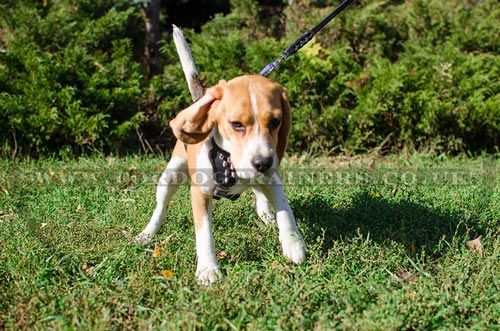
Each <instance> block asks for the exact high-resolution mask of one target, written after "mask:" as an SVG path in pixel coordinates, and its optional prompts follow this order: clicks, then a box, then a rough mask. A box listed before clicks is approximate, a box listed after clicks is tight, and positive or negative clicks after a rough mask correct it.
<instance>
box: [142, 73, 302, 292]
mask: <svg viewBox="0 0 500 331" xmlns="http://www.w3.org/2000/svg"><path fill="white" fill-rule="evenodd" d="M290 122H291V114H290V105H289V102H288V97H287V92H286V89H285V88H284V87H283V86H281V85H279V84H277V83H275V82H273V81H271V80H269V79H267V78H265V77H262V76H253V75H246V76H240V77H237V78H234V79H232V80H230V81H224V80H222V81H220V82H219V83H218V84H217V85H216V86H213V87H211V88H209V89H207V91H206V93H205V94H204V96H203V97H202V98H200V99H199V100H198V101H196V102H195V103H194V104H192V105H191V106H189V107H188V108H186V109H184V110H182V111H181V112H180V113H179V114H178V115H177V116H176V117H175V119H173V120H172V121H171V122H170V127H171V128H172V131H173V133H174V135H175V136H176V138H177V139H178V140H177V143H176V145H175V148H174V150H173V153H172V158H171V160H170V161H169V163H168V165H167V167H166V169H165V171H164V172H163V174H162V176H161V178H160V180H159V183H158V186H157V192H156V203H157V204H156V209H155V210H154V212H153V215H152V217H151V220H150V221H149V223H148V224H147V226H146V227H145V228H144V230H143V231H142V232H141V233H140V234H139V235H138V236H137V237H136V241H137V242H139V243H142V244H147V243H149V242H150V241H151V239H152V236H153V235H154V234H155V233H156V232H157V231H158V229H159V227H160V225H161V223H162V221H163V219H164V217H165V213H166V208H167V205H168V203H169V201H170V199H171V197H172V195H173V194H174V193H175V191H176V190H177V188H178V186H179V185H180V184H181V183H182V182H183V181H184V180H187V179H188V178H189V179H190V180H191V186H190V190H191V204H192V209H193V218H194V226H195V233H196V254H197V259H198V261H197V269H196V277H197V280H198V282H199V283H202V284H205V285H208V284H210V283H213V282H215V281H217V280H218V279H219V278H221V277H222V276H221V273H220V270H219V266H218V263H217V258H216V254H215V247H214V238H213V235H212V230H211V219H212V200H213V199H214V198H215V199H219V198H221V197H226V198H229V199H232V200H234V199H236V198H237V197H238V196H239V194H241V193H242V192H243V191H245V190H247V189H249V188H251V189H252V191H253V192H254V194H255V197H256V203H255V210H256V212H257V214H258V216H259V217H260V218H261V219H262V220H263V221H264V222H265V223H269V222H274V221H276V222H277V225H278V229H279V240H280V242H281V246H282V249H283V254H284V256H285V257H286V258H287V259H289V260H291V261H292V262H293V263H296V264H300V263H302V262H304V260H305V257H306V250H305V245H304V242H303V240H302V237H301V234H300V232H299V229H298V228H297V224H296V222H295V218H294V216H293V213H292V210H291V208H290V205H289V203H288V201H287V198H286V196H285V193H284V190H283V185H282V182H281V179H280V176H279V173H278V171H277V167H278V164H279V163H280V161H281V159H282V157H283V154H284V153H285V147H286V145H287V139H288V134H289V132H290V124H291V123H290ZM271 206H272V208H273V209H274V210H275V212H276V216H275V217H274V216H273V212H272V211H271Z"/></svg>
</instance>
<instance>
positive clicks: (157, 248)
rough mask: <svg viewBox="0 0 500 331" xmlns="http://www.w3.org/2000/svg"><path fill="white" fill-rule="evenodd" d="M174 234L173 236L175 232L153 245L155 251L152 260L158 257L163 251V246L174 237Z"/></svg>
mask: <svg viewBox="0 0 500 331" xmlns="http://www.w3.org/2000/svg"><path fill="white" fill-rule="evenodd" d="M174 234H175V232H174V233H172V234H171V235H170V236H168V237H167V238H165V239H164V240H163V241H162V242H161V243H158V244H155V250H154V251H153V257H154V258H156V257H158V256H160V254H161V251H162V250H163V246H165V245H166V244H167V243H168V242H169V240H170V239H172V237H173V236H174Z"/></svg>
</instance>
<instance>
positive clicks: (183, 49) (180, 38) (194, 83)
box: [173, 25, 205, 101]
mask: <svg viewBox="0 0 500 331" xmlns="http://www.w3.org/2000/svg"><path fill="white" fill-rule="evenodd" d="M173 28H174V43H175V48H176V49H177V54H179V58H180V60H181V65H182V70H183V71H184V75H185V76H186V81H187V83H188V87H189V92H191V97H192V98H193V101H196V100H198V99H200V98H201V97H202V96H203V94H205V89H204V88H203V84H202V82H201V79H200V76H199V75H198V70H196V65H195V64H194V60H193V55H192V54H191V50H190V49H189V45H188V43H187V41H186V39H185V38H184V34H183V33H182V30H181V29H179V28H178V27H177V26H175V25H174V26H173Z"/></svg>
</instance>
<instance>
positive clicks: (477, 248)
mask: <svg viewBox="0 0 500 331" xmlns="http://www.w3.org/2000/svg"><path fill="white" fill-rule="evenodd" d="M465 245H466V246H467V247H468V248H470V249H471V250H472V251H473V252H475V253H477V254H479V255H480V256H483V245H482V244H481V236H479V237H477V238H476V239H473V240H469V241H468V242H466V243H465Z"/></svg>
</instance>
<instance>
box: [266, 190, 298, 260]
mask: <svg viewBox="0 0 500 331" xmlns="http://www.w3.org/2000/svg"><path fill="white" fill-rule="evenodd" d="M261 189H262V191H263V192H264V194H265V195H266V196H267V199H268V200H269V202H271V205H272V206H273V208H274V209H275V210H276V221H277V223H278V229H279V240H280V242H281V247H282V248H283V255H284V256H285V257H286V258H287V259H289V260H290V261H292V262H293V263H296V264H300V263H302V262H304V260H305V259H306V250H305V244H304V240H303V239H302V236H301V234H300V231H299V229H298V228H297V223H296V222H295V217H294V216H293V212H292V209H291V208H290V205H289V204H288V200H287V198H286V196H285V191H284V190H283V185H281V183H279V184H273V185H265V186H262V187H261Z"/></svg>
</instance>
